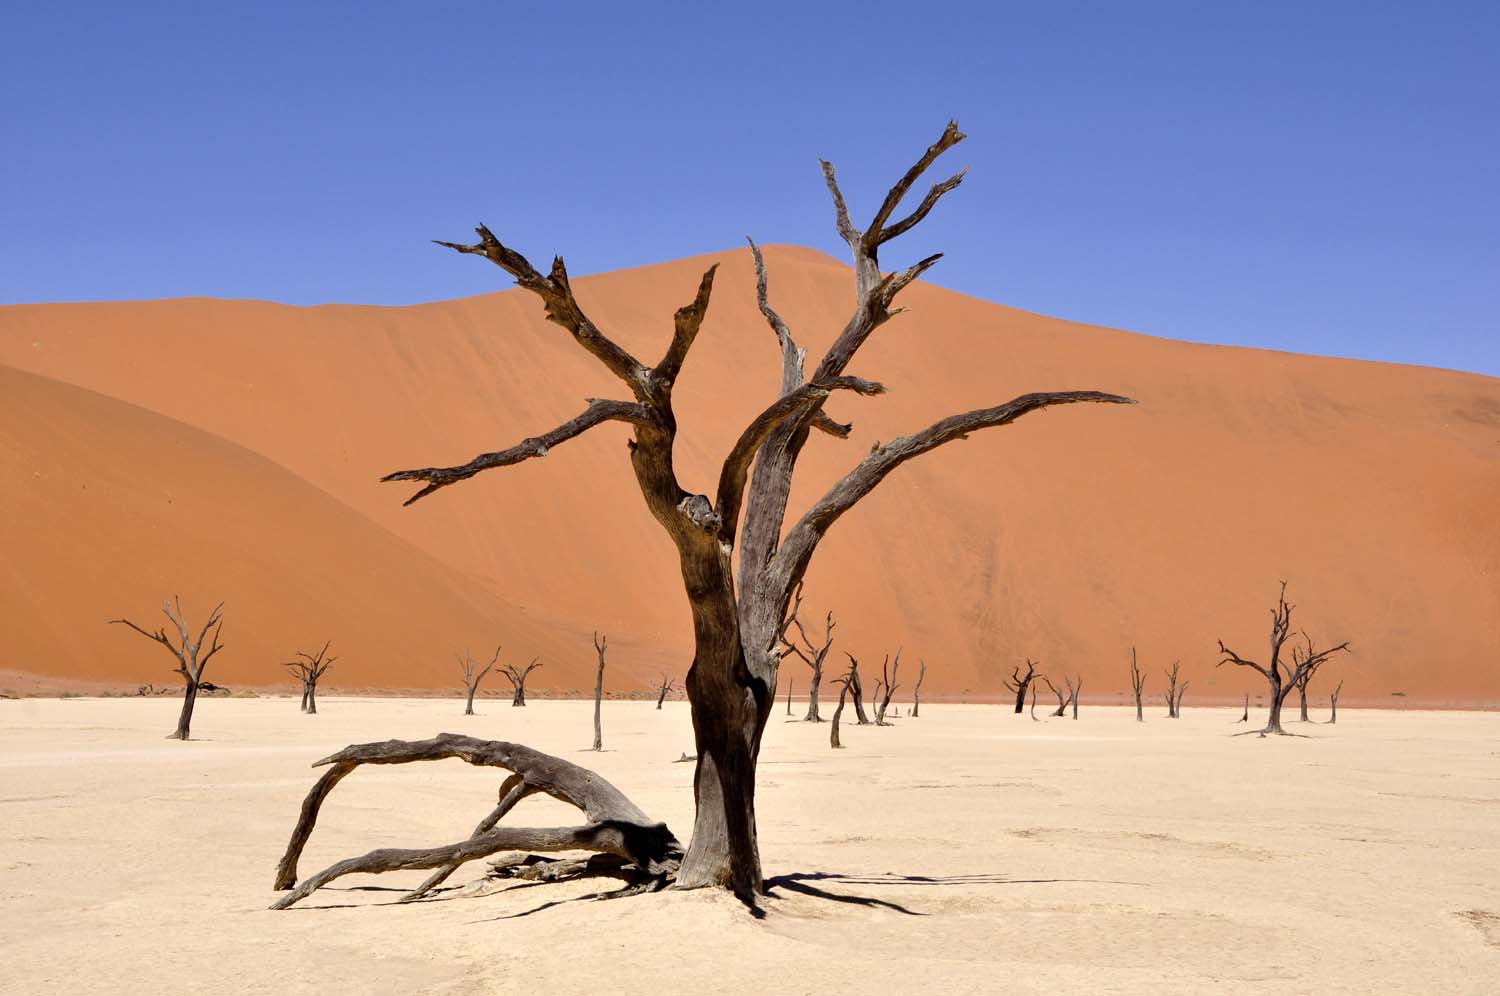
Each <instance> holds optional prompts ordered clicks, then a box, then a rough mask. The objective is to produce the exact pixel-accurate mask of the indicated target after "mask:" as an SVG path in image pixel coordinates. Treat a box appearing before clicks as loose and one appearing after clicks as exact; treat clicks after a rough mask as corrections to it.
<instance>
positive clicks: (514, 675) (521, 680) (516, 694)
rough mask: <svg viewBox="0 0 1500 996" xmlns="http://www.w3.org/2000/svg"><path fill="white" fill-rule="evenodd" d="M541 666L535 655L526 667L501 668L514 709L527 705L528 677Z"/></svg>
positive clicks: (658, 706)
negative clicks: (507, 683)
mask: <svg viewBox="0 0 1500 996" xmlns="http://www.w3.org/2000/svg"><path fill="white" fill-rule="evenodd" d="M497 653H498V651H497ZM541 666H542V659H541V658H540V657H533V658H532V659H531V663H529V664H527V665H526V666H525V667H524V668H518V667H516V666H515V665H514V664H507V665H505V666H504V667H502V668H501V669H500V673H501V674H503V675H505V679H506V680H507V681H509V682H510V688H511V695H510V705H511V708H512V709H514V708H516V707H517V706H524V705H526V679H527V678H529V677H530V676H531V672H533V671H535V670H536V669H537V668H539V667H541ZM657 708H658V709H659V708H661V704H660V703H657Z"/></svg>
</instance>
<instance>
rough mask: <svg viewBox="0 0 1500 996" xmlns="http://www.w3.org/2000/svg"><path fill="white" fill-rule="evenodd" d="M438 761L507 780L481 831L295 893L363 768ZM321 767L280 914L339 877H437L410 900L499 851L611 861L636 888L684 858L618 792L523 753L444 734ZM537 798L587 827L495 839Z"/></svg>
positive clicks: (354, 868)
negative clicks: (339, 793) (321, 817)
mask: <svg viewBox="0 0 1500 996" xmlns="http://www.w3.org/2000/svg"><path fill="white" fill-rule="evenodd" d="M443 758H459V759H462V760H464V761H467V762H468V763H470V764H474V765H485V766H492V767H498V768H503V769H505V770H508V771H510V772H512V773H513V774H512V777H511V778H509V779H507V780H506V782H505V785H504V786H502V788H501V794H500V801H499V804H498V805H497V806H496V807H495V809H494V810H492V811H491V812H490V814H489V815H488V816H486V817H485V818H484V820H482V821H480V823H479V825H478V826H477V827H476V828H475V830H474V833H473V834H472V835H471V836H470V837H469V838H468V839H466V840H464V841H460V842H458V843H455V844H449V845H445V846H443V847H432V848H423V849H420V850H400V849H396V848H382V849H380V850H376V851H371V852H369V853H368V854H365V855H363V856H361V857H358V858H350V859H348V860H346V861H340V862H338V863H337V864H334V865H332V866H330V867H328V868H326V869H324V870H323V871H321V872H319V873H317V874H316V875H312V876H310V877H308V878H307V879H305V880H303V881H302V882H301V883H300V884H298V883H297V861H298V858H300V857H301V854H302V849H303V847H305V846H306V844H307V840H308V838H309V837H310V836H311V835H312V831H313V826H314V824H315V823H316V822H317V818H318V812H319V810H320V808H321V807H322V805H323V800H324V799H326V798H327V797H328V794H329V793H330V792H331V791H333V787H334V786H335V785H337V784H338V783H339V781H341V780H342V779H343V778H344V777H345V776H346V775H348V774H349V773H350V772H351V771H353V770H354V769H355V768H357V767H359V766H360V765H362V764H405V763H408V762H412V761H431V760H440V759H443ZM322 765H330V767H329V770H328V771H327V772H326V773H325V774H324V775H323V777H322V778H320V779H319V780H318V782H317V784H315V785H314V786H313V788H312V791H310V792H309V793H308V795H307V798H306V799H305V800H304V801H303V803H302V813H301V816H300V817H299V819H298V821H297V825H296V826H295V827H294V828H293V830H292V837H291V840H290V841H289V842H288V843H287V849H286V852H285V853H284V854H283V855H282V858H281V861H280V863H279V864H278V865H277V868H276V879H275V883H274V888H275V889H276V890H278V891H286V890H291V891H289V892H287V895H285V896H283V897H281V898H280V899H278V900H277V901H276V902H275V903H274V904H272V906H271V908H272V909H286V908H287V907H288V906H291V905H293V904H294V903H297V902H299V901H301V900H302V899H305V898H307V896H309V895H311V894H312V893H313V892H314V891H315V890H317V889H318V888H321V887H322V886H324V885H326V884H328V883H329V882H331V881H333V880H334V879H336V878H339V877H341V876H343V875H349V874H354V873H356V872H359V873H371V872H384V871H395V870H398V869H406V868H436V869H440V870H441V871H440V872H439V873H438V874H435V875H433V876H430V877H429V878H428V879H427V881H425V882H424V883H422V885H421V886H419V887H418V889H417V890H416V892H414V893H412V894H411V895H410V896H408V897H407V898H409V899H411V898H416V897H418V896H420V895H422V894H424V893H426V892H428V891H429V890H431V889H432V888H433V887H434V886H436V885H437V884H438V883H439V882H441V881H442V880H443V879H444V878H446V877H447V875H448V874H451V872H452V871H453V869H454V868H457V867H458V866H459V865H461V864H462V863H464V862H466V861H472V860H474V859H475V858H482V857H485V856H487V855H490V854H494V853H496V852H497V851H502V850H513V849H525V850H532V851H544V852H546V851H579V850H581V851H595V852H599V853H604V854H612V855H616V856H618V857H620V858H622V859H624V860H625V862H626V863H628V866H629V868H630V869H631V872H630V875H631V877H632V879H633V880H635V881H639V882H654V883H665V881H667V880H669V879H670V877H671V875H672V873H673V872H674V871H675V870H676V868H677V866H678V863H679V862H680V860H681V858H682V845H681V844H679V843H678V842H677V839H676V837H675V836H673V834H672V832H671V830H669V829H668V828H667V825H666V824H665V823H658V822H655V821H653V820H651V819H650V818H649V817H648V816H646V814H645V813H643V812H641V810H640V809H639V808H637V807H636V805H635V804H634V803H632V802H631V801H630V800H629V799H627V798H626V797H625V796H624V794H622V793H621V792H620V790H619V789H617V788H615V787H614V786H613V785H611V784H610V783H609V782H607V781H605V780H604V779H602V778H600V777H599V776H598V775H596V774H595V773H594V772H592V771H589V770H588V769H586V768H580V767H579V766H578V765H576V764H572V763H570V762H568V761H564V760H563V759H562V758H558V757H552V756H551V755H548V754H543V753H542V752H541V751H537V750H532V749H531V748H529V747H524V746H522V745H520V744H510V743H504V742H501V741H494V740H476V739H475V738H473V737H465V736H459V735H456V734H452V733H444V734H442V735H440V736H438V737H436V738H434V739H432V740H422V741H403V740H387V741H384V742H382V743H370V744H355V745H353V746H350V747H346V748H344V749H343V750H341V751H339V752H338V753H337V754H333V755H331V756H329V757H326V758H324V759H323V760H321V761H318V762H317V764H316V765H314V767H318V766H322ZM518 778H519V781H517V779H518ZM534 792H541V793H544V794H546V795H549V796H551V797H553V798H554V799H558V800H559V801H562V802H565V803H568V804H569V805H572V806H575V807H577V808H578V809H580V810H581V811H582V812H583V815H584V817H585V818H586V819H587V820H588V821H589V822H588V823H587V824H585V825H583V826H577V827H548V828H530V827H514V828H501V829H495V824H496V823H498V822H499V821H500V819H501V817H503V816H504V815H505V814H506V813H507V812H508V811H509V810H510V808H511V807H512V806H514V805H515V804H516V803H517V802H519V801H520V800H521V799H523V798H525V796H527V795H530V794H532V793H534ZM621 867H625V866H623V865H620V866H616V868H617V870H618V868H621Z"/></svg>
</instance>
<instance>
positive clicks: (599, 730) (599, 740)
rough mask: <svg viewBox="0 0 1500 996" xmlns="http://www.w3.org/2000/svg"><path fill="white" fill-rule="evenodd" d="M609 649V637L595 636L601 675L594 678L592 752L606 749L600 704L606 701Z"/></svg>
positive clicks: (596, 634)
mask: <svg viewBox="0 0 1500 996" xmlns="http://www.w3.org/2000/svg"><path fill="white" fill-rule="evenodd" d="M608 648H609V637H607V636H600V635H599V634H598V633H595V634H594V649H595V650H597V651H599V673H598V674H597V675H596V676H595V678H594V746H592V747H590V748H589V749H590V750H603V749H604V727H603V726H601V725H600V703H602V702H603V701H604V651H605V650H607V649H608Z"/></svg>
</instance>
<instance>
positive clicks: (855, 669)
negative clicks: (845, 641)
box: [844, 650, 870, 726]
mask: <svg viewBox="0 0 1500 996" xmlns="http://www.w3.org/2000/svg"><path fill="white" fill-rule="evenodd" d="M844 656H845V657H847V658H849V675H848V678H849V698H850V700H851V701H852V702H853V703H854V720H855V722H854V725H855V726H869V725H870V717H869V716H867V715H865V691H864V685H863V684H862V683H861V682H860V680H859V661H857V660H855V659H854V655H853V654H851V653H849V652H848V651H847V650H846V651H844Z"/></svg>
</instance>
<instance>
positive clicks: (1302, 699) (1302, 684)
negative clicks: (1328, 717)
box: [1297, 677, 1309, 723]
mask: <svg viewBox="0 0 1500 996" xmlns="http://www.w3.org/2000/svg"><path fill="white" fill-rule="evenodd" d="M1297 699H1298V703H1297V704H1298V707H1299V708H1300V709H1301V712H1302V715H1301V717H1300V718H1301V720H1302V722H1304V723H1306V722H1309V720H1308V718H1307V678H1306V677H1304V678H1303V679H1302V680H1301V681H1299V682H1297Z"/></svg>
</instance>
